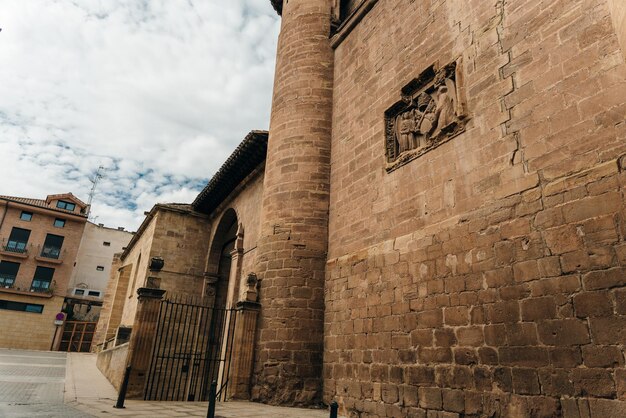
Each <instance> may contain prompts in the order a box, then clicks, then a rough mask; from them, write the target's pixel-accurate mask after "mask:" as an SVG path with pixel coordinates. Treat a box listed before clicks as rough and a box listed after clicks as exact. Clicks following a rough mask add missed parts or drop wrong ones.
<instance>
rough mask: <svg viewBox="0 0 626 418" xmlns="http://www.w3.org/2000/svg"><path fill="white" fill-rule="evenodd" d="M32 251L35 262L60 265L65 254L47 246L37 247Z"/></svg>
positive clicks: (56, 248) (60, 250)
mask: <svg viewBox="0 0 626 418" xmlns="http://www.w3.org/2000/svg"><path fill="white" fill-rule="evenodd" d="M33 251H34V252H35V254H36V255H35V260H37V261H41V262H44V263H53V264H61V263H62V262H63V259H64V258H65V255H66V253H67V251H66V250H64V249H61V248H59V247H53V246H49V245H38V246H37V247H36V248H35V249H34V250H33Z"/></svg>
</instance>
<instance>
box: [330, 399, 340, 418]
mask: <svg viewBox="0 0 626 418" xmlns="http://www.w3.org/2000/svg"><path fill="white" fill-rule="evenodd" d="M338 410H339V404H338V403H337V402H336V401H332V402H331V403H330V418H337V411H338Z"/></svg>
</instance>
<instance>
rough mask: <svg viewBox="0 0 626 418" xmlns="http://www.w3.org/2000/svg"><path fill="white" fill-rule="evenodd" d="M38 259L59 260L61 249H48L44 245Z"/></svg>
mask: <svg viewBox="0 0 626 418" xmlns="http://www.w3.org/2000/svg"><path fill="white" fill-rule="evenodd" d="M40 257H45V258H52V259H55V260H58V259H60V258H61V249H60V248H57V247H48V246H45V245H44V246H43V249H42V250H41V253H40Z"/></svg>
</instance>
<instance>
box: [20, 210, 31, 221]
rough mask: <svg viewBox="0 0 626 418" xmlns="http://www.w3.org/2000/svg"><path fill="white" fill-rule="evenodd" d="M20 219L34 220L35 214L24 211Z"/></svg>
mask: <svg viewBox="0 0 626 418" xmlns="http://www.w3.org/2000/svg"><path fill="white" fill-rule="evenodd" d="M20 219H21V220H23V221H29V222H30V220H32V219H33V214H32V213H31V212H26V211H23V212H22V213H21V215H20Z"/></svg>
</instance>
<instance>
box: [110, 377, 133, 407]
mask: <svg viewBox="0 0 626 418" xmlns="http://www.w3.org/2000/svg"><path fill="white" fill-rule="evenodd" d="M128 379H130V366H128V367H127V368H126V373H124V381H123V382H122V386H121V387H120V393H119V394H118V395H117V403H116V404H115V406H114V407H113V408H118V409H122V408H126V407H125V406H124V401H125V400H126V390H127V389H128Z"/></svg>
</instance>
